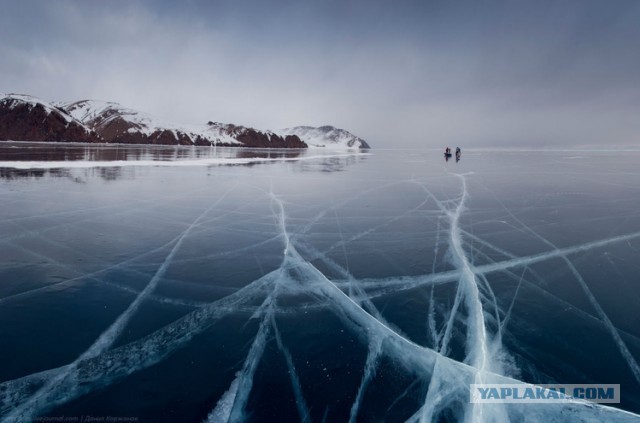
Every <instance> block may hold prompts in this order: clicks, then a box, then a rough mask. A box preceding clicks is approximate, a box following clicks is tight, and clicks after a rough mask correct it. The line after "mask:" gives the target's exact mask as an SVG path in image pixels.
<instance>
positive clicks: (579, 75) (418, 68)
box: [0, 0, 640, 148]
mask: <svg viewBox="0 0 640 423" xmlns="http://www.w3.org/2000/svg"><path fill="white" fill-rule="evenodd" d="M0 11H1V13H0V92H4V93H8V92H18V93H27V94H32V95H35V96H37V97H40V98H43V99H45V100H49V101H71V100H81V99H86V98H94V99H101V100H111V101H117V102H119V103H121V104H122V105H123V106H126V107H131V108H134V109H139V110H142V111H146V112H148V113H150V114H153V115H157V116H159V117H162V118H165V119H170V120H174V121H177V122H182V123H205V122H207V121H209V120H213V121H219V122H229V123H236V124H244V125H247V126H254V127H257V128H262V129H275V128H283V127H288V126H295V125H313V126H319V125H323V124H331V125H334V126H338V127H341V128H345V129H347V130H350V131H351V132H353V133H355V134H356V135H359V136H361V137H363V138H365V139H366V140H368V141H369V142H370V143H371V144H372V145H373V147H387V148H394V147H399V148H404V147H417V146H428V147H440V146H442V145H445V144H449V145H461V146H463V147H464V146H468V147H471V146H473V147H482V146H493V145H513V146H524V145H527V146H529V145H564V144H596V145H600V146H606V145H612V144H636V145H640V113H639V112H640V1H638V0H628V1H627V0H607V1H605V0H561V1H546V0H532V1H524V0H510V1H497V0H496V1H483V0H470V1H455V0H453V1H450V0H435V1H430V0H423V1H391V0H389V1H378V0H362V1H360V0H358V1H352V0H335V1H334V0H328V1H307V0H296V1H270V0H253V1H238V0H235V1H224V2H222V1H205V0H202V1H196V0H193V1H181V2H178V1H176V2H174V1H124V0H123V1H115V0H114V1H64V0H56V1H54V0H50V1H49V0H42V1H31V0H0Z"/></svg>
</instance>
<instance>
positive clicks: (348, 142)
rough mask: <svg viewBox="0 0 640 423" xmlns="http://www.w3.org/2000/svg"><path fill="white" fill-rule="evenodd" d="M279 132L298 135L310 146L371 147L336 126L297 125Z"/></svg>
mask: <svg viewBox="0 0 640 423" xmlns="http://www.w3.org/2000/svg"><path fill="white" fill-rule="evenodd" d="M277 132H278V133H279V134H281V135H284V134H288V135H296V136H298V137H299V138H300V139H301V140H302V141H304V142H305V143H307V144H308V145H309V146H310V147H330V148H341V149H359V148H371V147H369V144H367V142H366V141H365V140H363V139H362V138H359V137H357V136H355V135H353V134H352V133H351V132H349V131H346V130H344V129H339V128H336V127H334V126H329V125H325V126H320V127H317V128H316V127H313V126H296V127H293V128H286V129H282V130H280V131H277Z"/></svg>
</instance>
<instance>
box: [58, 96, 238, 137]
mask: <svg viewBox="0 0 640 423" xmlns="http://www.w3.org/2000/svg"><path fill="white" fill-rule="evenodd" d="M61 107H62V108H64V109H65V110H67V111H68V112H69V114H70V115H72V116H73V117H74V118H76V119H78V120H80V121H81V122H84V123H85V124H86V125H87V126H89V127H90V128H93V129H94V130H95V131H96V132H98V133H99V134H101V135H103V136H104V137H105V138H107V139H110V138H114V137H115V136H116V135H117V134H118V133H123V132H126V133H128V134H131V135H135V134H138V135H143V136H145V137H152V136H154V135H158V134H162V133H170V134H172V135H173V137H174V138H175V139H176V140H180V139H185V138H186V139H188V140H189V141H190V142H191V143H194V144H195V143H196V141H198V139H202V140H206V141H208V142H211V143H212V144H228V145H229V144H230V145H242V143H241V142H240V141H238V140H237V139H236V138H234V137H233V136H232V134H230V133H229V132H228V131H225V128H224V126H220V125H210V124H207V125H183V124H178V123H174V122H169V121H165V120H162V119H158V118H155V117H153V116H151V115H149V114H146V113H142V112H139V111H137V110H133V109H128V108H125V107H122V106H121V105H120V104H118V103H114V102H105V101H98V100H82V101H77V102H74V103H67V104H61Z"/></svg>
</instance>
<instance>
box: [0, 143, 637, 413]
mask: <svg viewBox="0 0 640 423" xmlns="http://www.w3.org/2000/svg"><path fill="white" fill-rule="evenodd" d="M594 154H595V156H594ZM432 156H433V157H437V161H436V159H435V158H433V159H432ZM532 156H533V157H532ZM357 157H358V158H359V159H361V160H364V161H360V162H358V161H352V159H353V156H351V155H349V154H338V155H320V156H318V155H313V154H310V155H305V156H302V157H284V158H283V157H274V158H272V159H270V160H267V159H265V158H259V157H256V158H255V159H254V158H251V157H249V158H237V160H248V162H246V163H245V162H243V164H247V163H249V164H253V166H251V167H235V166H224V167H220V166H214V167H210V166H209V165H211V164H223V163H224V164H226V163H229V160H233V159H234V158H229V157H226V158H205V159H199V160H194V159H192V158H187V159H185V160H182V161H178V160H174V161H167V162H166V163H168V164H167V165H164V164H165V162H162V163H158V161H155V160H147V161H145V160H133V161H129V162H130V163H127V164H125V165H121V164H120V163H118V164H116V163H112V164H111V166H118V167H121V166H127V167H129V168H131V169H132V170H133V171H134V172H135V173H133V174H131V175H129V176H128V177H122V178H116V179H115V180H113V179H105V178H102V177H101V173H99V172H98V173H96V170H95V168H96V167H102V166H103V165H102V162H100V161H97V162H96V161H93V162H91V161H81V162H80V163H79V164H78V167H77V168H75V170H74V169H73V168H74V165H75V164H76V162H75V161H74V162H62V163H60V162H46V161H34V162H27V161H20V162H15V161H12V162H13V165H12V170H11V169H8V167H9V166H8V165H7V162H9V161H3V162H2V163H0V167H4V168H5V170H4V173H3V175H4V179H2V181H1V182H0V192H1V193H2V195H3V198H4V199H6V200H5V201H6V202H5V208H3V210H2V215H0V228H2V230H3V233H6V236H4V237H3V239H2V242H1V244H0V248H2V250H1V251H0V252H1V253H2V257H3V259H2V261H1V262H0V265H1V267H0V272H1V275H2V277H3V280H7V281H11V282H6V283H4V284H3V286H0V289H1V290H2V292H1V298H0V319H2V323H3V324H2V328H3V329H2V331H3V332H2V338H3V339H6V340H7V342H6V343H5V345H7V347H6V351H4V352H2V353H0V354H1V355H0V359H1V361H0V362H1V363H4V364H3V365H2V366H1V367H0V370H1V373H0V374H1V376H2V379H1V380H2V382H1V383H0V411H1V414H0V415H1V416H2V421H15V420H20V419H22V420H28V419H33V418H35V417H38V416H55V415H63V414H64V415H80V414H82V413H85V414H87V412H88V410H102V411H105V413H106V412H107V411H106V410H112V412H113V410H117V411H118V412H119V414H120V415H125V414H126V413H128V414H130V415H136V416H140V417H141V419H142V418H145V419H147V420H150V421H151V420H153V421H163V420H164V421H171V420H174V421H175V419H178V420H181V421H197V422H241V421H256V420H257V421H274V420H280V421H302V422H313V421H382V420H384V421H408V422H429V421H474V422H475V421H479V422H480V421H486V422H493V421H497V422H502V421H541V422H542V421H544V422H547V421H558V422H561V421H567V420H572V421H593V422H596V421H629V422H631V421H639V420H640V416H639V415H638V414H637V413H638V412H639V411H640V378H639V374H640V373H639V372H638V363H637V360H638V357H639V354H640V333H639V332H638V327H637V324H636V323H637V321H638V318H640V316H639V315H638V310H637V306H636V305H637V300H638V299H639V298H640V290H639V289H638V286H637V284H636V283H635V281H637V265H636V262H635V260H637V257H638V256H637V255H638V254H639V253H640V215H638V212H637V210H638V209H639V208H638V206H640V204H638V202H639V200H638V196H637V195H635V194H637V192H638V190H640V185H638V183H639V181H640V178H637V177H635V178H629V177H628V176H629V175H630V174H632V175H636V174H637V171H636V170H635V165H634V160H631V159H629V160H628V161H622V163H621V165H620V166H619V167H617V168H615V169H613V170H612V168H611V167H607V166H602V167H599V168H598V169H599V172H600V173H599V175H598V178H595V179H594V175H593V174H591V173H588V172H586V171H585V170H584V169H593V168H594V167H593V163H594V162H595V163H603V162H604V163H606V162H607V161H609V160H620V157H618V156H613V155H612V153H588V152H581V153H580V157H576V155H575V154H567V157H566V160H565V159H563V158H562V157H561V158H558V156H557V154H546V153H540V154H539V155H536V154H533V153H532V154H529V155H528V156H527V158H526V159H522V158H515V159H514V157H513V155H511V154H509V155H506V157H505V156H501V155H499V154H495V153H492V154H486V153H483V152H479V153H473V152H466V153H465V157H463V160H462V161H461V162H460V163H458V164H456V163H448V164H445V163H444V162H443V163H441V162H440V158H441V157H440V155H439V153H436V152H422V153H420V154H412V155H410V156H407V155H406V153H403V152H391V153H385V152H381V153H373V154H371V155H366V156H362V155H358V156H357ZM416 159H418V160H416ZM216 160H218V161H219V162H215V161H216ZM551 160H553V161H554V162H551ZM207 161H209V162H207ZM179 162H181V164H180V165H177V164H175V163H179ZM203 162H206V164H207V166H201V165H202V164H203ZM532 162H533V164H532ZM16 163H17V164H16ZM86 163H89V165H87V164H86ZM96 163H98V164H97V165H96ZM558 163H560V164H561V165H562V167H561V166H560V165H559V164H558ZM158 164H163V165H164V166H157V165H158ZM489 164H490V165H489ZM151 165H153V166H151ZM39 166H43V169H57V168H58V167H64V168H66V169H71V171H73V172H75V173H73V175H74V177H73V178H69V177H68V174H64V173H61V174H57V173H44V174H41V175H40V176H37V175H38V174H32V173H27V174H22V173H20V172H22V171H23V170H25V169H38V168H39ZM178 166H179V167H178ZM634 172H635V173H634ZM533 173H535V174H536V175H537V176H536V177H535V178H534V177H532V174H533ZM34 175H36V176H37V177H36V176H34ZM558 177H561V178H562V179H561V182H558ZM550 181H555V184H549V182H550ZM611 186H615V187H616V191H615V192H612V191H611V189H610V187H611ZM612 199H616V200H618V201H617V202H615V203H613V202H612ZM160 228H162V229H160ZM23 265H28V266H29V267H24V266H23ZM25 269H33V271H31V272H28V271H25ZM86 313H89V314H88V315H87V314H86ZM87 317H91V318H90V319H87ZM52 337H53V338H55V339H56V342H54V343H51V342H49V341H48V340H49V339H52ZM64 340H68V341H69V343H68V344H67V345H64V344H63V342H61V341H64ZM34 350H35V351H42V353H39V354H36V355H28V354H25V351H34ZM10 363H18V365H10ZM553 381H557V382H560V383H621V385H622V398H623V402H622V404H620V406H619V408H613V407H610V406H604V405H596V404H589V403H586V402H582V401H578V400H571V401H567V402H566V403H563V404H552V405H540V404H535V405H532V404H521V405H520V404H470V403H469V385H470V384H471V383H500V382H504V383H521V382H526V383H534V384H542V383H549V382H553ZM136 392H149V393H151V394H149V398H148V399H144V400H143V399H142V398H140V397H139V396H138V395H137V394H134V393H136ZM89 394H91V395H89ZM167 403H171V404H178V405H175V407H177V408H176V409H175V410H173V409H172V410H171V413H174V412H175V413H177V414H175V415H169V414H168V413H169V411H167V409H166V408H165V406H164V404H167ZM179 404H182V405H179ZM91 412H92V413H94V411H91ZM176 416H179V417H176Z"/></svg>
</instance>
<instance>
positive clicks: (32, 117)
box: [0, 94, 99, 142]
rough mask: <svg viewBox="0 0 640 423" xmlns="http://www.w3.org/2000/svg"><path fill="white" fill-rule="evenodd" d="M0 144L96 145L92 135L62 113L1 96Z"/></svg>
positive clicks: (12, 96)
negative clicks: (92, 143)
mask: <svg viewBox="0 0 640 423" xmlns="http://www.w3.org/2000/svg"><path fill="white" fill-rule="evenodd" d="M0 140H13V141H70V142H97V141H99V139H98V137H97V136H96V134H95V132H93V131H92V130H91V129H90V128H88V127H87V126H86V125H84V124H83V123H82V122H80V121H78V120H77V119H75V118H74V117H73V116H71V115H70V114H68V113H67V112H66V111H65V110H64V109H62V108H59V107H55V106H54V105H52V104H50V103H48V102H46V101H43V100H40V99H38V98H36V97H33V96H30V95H24V94H2V95H1V96H0Z"/></svg>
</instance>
